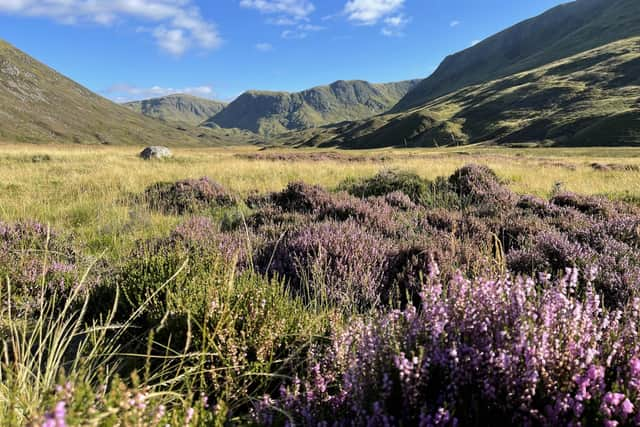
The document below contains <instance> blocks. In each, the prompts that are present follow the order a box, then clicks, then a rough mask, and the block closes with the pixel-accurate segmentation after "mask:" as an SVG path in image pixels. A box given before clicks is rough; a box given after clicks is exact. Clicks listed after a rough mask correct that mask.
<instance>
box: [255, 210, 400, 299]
mask: <svg viewBox="0 0 640 427" xmlns="http://www.w3.org/2000/svg"><path fill="white" fill-rule="evenodd" d="M390 247H391V243H390V242H389V241H387V240H386V239H384V238H382V237H380V236H378V235H376V234H375V233H372V232H370V231H368V230H367V229H366V228H364V227H362V226H360V225H358V224H357V223H356V222H354V221H353V220H347V221H344V222H333V221H328V222H322V223H318V224H313V225H311V226H310V227H308V228H306V229H301V230H297V231H294V232H293V233H292V234H291V235H290V236H288V237H287V238H286V239H285V241H283V242H279V244H278V245H277V246H274V247H271V248H269V247H267V248H266V249H265V251H264V254H263V256H262V257H261V260H262V261H259V264H260V268H261V269H262V270H263V271H265V272H268V273H277V274H279V275H280V276H281V277H284V278H286V279H287V280H288V281H289V282H290V283H291V285H292V286H293V287H294V288H296V289H297V290H298V291H299V292H301V293H303V294H304V293H305V292H309V293H311V294H312V295H316V296H317V297H319V298H323V297H324V298H326V299H327V300H328V301H330V302H333V303H339V304H340V305H342V306H345V307H346V306H354V305H355V306H372V305H375V304H377V302H378V299H379V293H380V289H381V286H382V284H383V278H384V275H385V271H386V268H387V262H388V257H387V254H388V252H389V250H390Z"/></svg>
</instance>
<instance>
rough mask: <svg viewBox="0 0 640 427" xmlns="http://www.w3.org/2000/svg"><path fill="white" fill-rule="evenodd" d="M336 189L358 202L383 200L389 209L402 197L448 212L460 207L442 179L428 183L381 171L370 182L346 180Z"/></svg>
mask: <svg viewBox="0 0 640 427" xmlns="http://www.w3.org/2000/svg"><path fill="white" fill-rule="evenodd" d="M338 189H339V190H343V191H346V192H348V193H349V194H352V195H354V196H356V197H360V198H368V197H385V198H388V201H389V202H390V203H389V204H391V205H394V202H393V200H394V199H395V200H396V201H399V200H400V199H398V197H399V196H398V195H399V194H400V193H402V194H404V195H405V196H406V197H408V198H409V200H411V202H412V203H413V204H416V205H422V206H429V207H447V208H450V209H456V208H459V207H460V201H459V197H458V195H457V194H456V193H455V192H453V191H452V188H451V186H450V185H449V183H448V182H447V181H446V180H445V179H442V178H438V179H436V180H435V181H429V180H426V179H423V178H421V177H420V176H418V175H417V174H415V173H411V172H403V171H392V170H383V171H381V172H379V173H378V174H377V175H375V176H373V177H371V178H365V179H361V180H356V179H348V180H345V181H344V182H342V183H341V184H340V185H339V186H338ZM400 204H401V205H404V209H407V208H410V207H411V206H410V205H407V203H406V200H405V201H401V202H400ZM397 207H400V206H397Z"/></svg>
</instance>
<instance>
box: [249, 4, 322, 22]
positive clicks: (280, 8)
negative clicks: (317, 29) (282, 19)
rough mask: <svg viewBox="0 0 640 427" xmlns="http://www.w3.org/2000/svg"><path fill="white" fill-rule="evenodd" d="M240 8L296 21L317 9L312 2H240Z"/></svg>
mask: <svg viewBox="0 0 640 427" xmlns="http://www.w3.org/2000/svg"><path fill="white" fill-rule="evenodd" d="M240 6H242V7H246V8H250V9H256V10H259V11H260V12H262V13H276V14H281V15H285V16H291V17H293V18H296V19H304V18H306V17H307V16H309V15H310V14H311V13H313V11H314V10H315V9H316V8H315V6H314V5H313V3H312V2H311V1H310V0H240Z"/></svg>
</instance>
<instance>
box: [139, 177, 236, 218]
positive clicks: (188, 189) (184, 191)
mask: <svg viewBox="0 0 640 427" xmlns="http://www.w3.org/2000/svg"><path fill="white" fill-rule="evenodd" d="M144 198H145V200H146V202H147V203H148V204H149V207H151V208H152V209H156V210H159V211H162V212H165V213H169V214H178V215H182V214H185V213H194V212H200V211H203V210H206V209H208V208H212V207H217V206H231V205H233V204H235V198H234V197H233V196H232V195H230V194H229V193H228V192H227V191H226V190H225V189H224V188H223V187H222V186H221V185H220V184H218V183H217V182H214V181H212V180H211V179H209V178H207V177H202V178H200V179H185V180H182V181H178V182H174V183H156V184H153V185H152V186H150V187H148V188H147V189H146V190H145V192H144Z"/></svg>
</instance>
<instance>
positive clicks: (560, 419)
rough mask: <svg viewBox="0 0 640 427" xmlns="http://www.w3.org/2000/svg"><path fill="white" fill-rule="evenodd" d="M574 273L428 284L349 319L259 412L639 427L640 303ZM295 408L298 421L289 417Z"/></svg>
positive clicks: (266, 415) (352, 421)
mask: <svg viewBox="0 0 640 427" xmlns="http://www.w3.org/2000/svg"><path fill="white" fill-rule="evenodd" d="M577 279H578V272H577V271H576V270H569V271H568V273H567V275H566V276H564V277H563V278H562V279H560V280H559V281H557V282H554V283H550V282H548V281H546V279H545V280H543V281H541V282H535V281H533V280H525V279H523V278H514V277H502V278H497V279H490V280H484V279H476V280H467V279H464V278H463V277H462V276H460V275H458V276H457V277H455V278H454V279H453V280H452V281H451V282H449V283H442V282H440V280H439V279H438V277H437V269H435V267H434V269H433V270H432V274H431V276H430V277H427V278H426V280H425V282H424V287H423V291H422V304H421V306H420V307H418V308H415V307H413V306H409V307H407V308H406V309H405V310H403V311H399V310H394V311H391V312H389V313H387V314H383V315H382V316H380V317H373V318H364V319H362V320H355V321H353V322H352V323H351V324H350V325H349V326H348V327H347V328H346V329H345V330H344V331H337V332H335V333H334V335H333V337H332V344H331V346H330V348H328V349H326V350H321V349H319V350H318V351H317V352H314V353H312V355H311V356H310V358H309V360H308V368H307V370H306V372H305V373H304V375H302V376H299V377H296V378H294V379H293V380H292V381H291V382H289V383H288V384H287V385H284V386H283V387H282V388H281V390H280V392H279V393H278V394H276V395H273V396H265V397H264V398H263V399H262V400H261V401H260V402H259V403H258V404H256V408H255V417H256V420H257V421H258V422H259V423H263V424H271V425H279V424H286V425H293V422H295V423H296V424H298V423H299V424H303V425H336V426H350V425H420V426H449V425H451V426H454V425H495V423H496V420H503V422H504V423H506V424H515V425H548V426H554V425H635V424H637V423H639V422H640V406H639V405H640V359H639V358H638V355H639V351H640V339H639V338H638V334H637V322H638V321H640V300H634V301H633V302H632V303H631V304H630V305H629V306H628V307H627V308H626V309H625V311H624V315H623V312H622V311H606V310H603V309H602V305H601V302H600V298H599V296H598V295H597V294H596V293H595V292H593V290H592V289H591V288H590V287H587V289H586V292H585V295H584V298H582V299H578V298H576V297H575V289H576V287H577ZM283 413H286V414H289V415H290V416H291V417H292V419H291V420H289V419H287V418H284V417H283V416H282V415H281V414H283Z"/></svg>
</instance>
